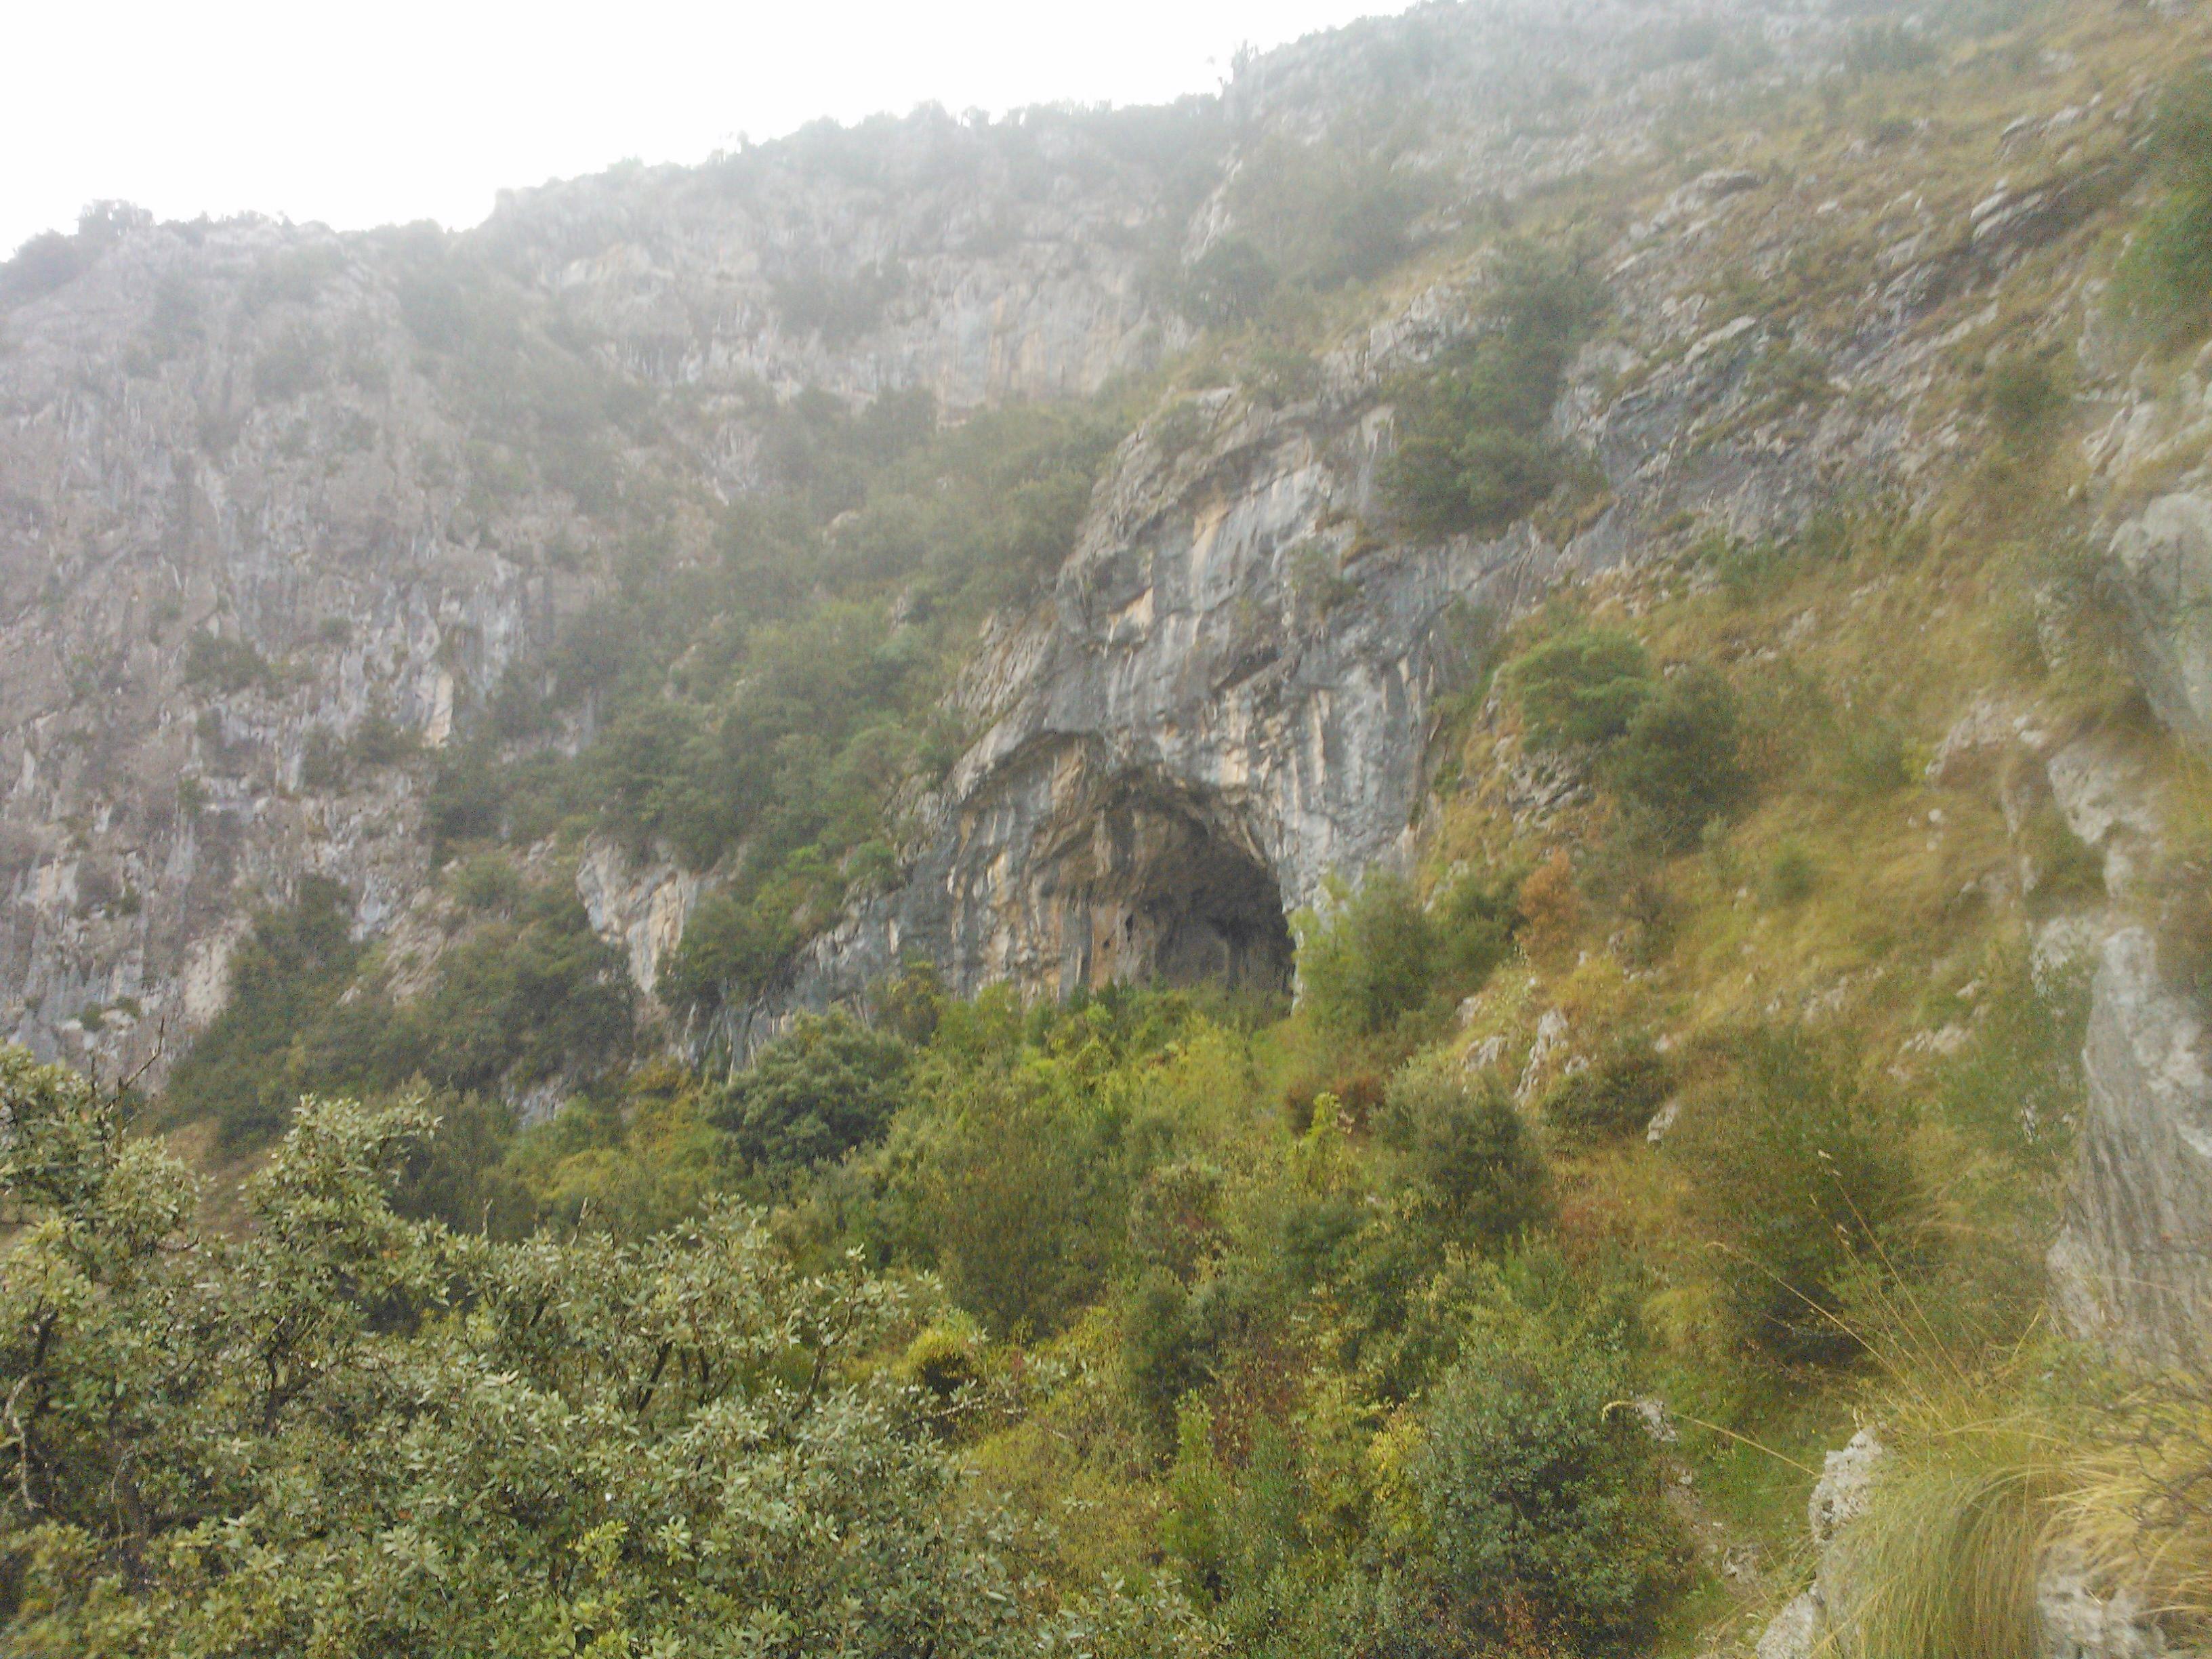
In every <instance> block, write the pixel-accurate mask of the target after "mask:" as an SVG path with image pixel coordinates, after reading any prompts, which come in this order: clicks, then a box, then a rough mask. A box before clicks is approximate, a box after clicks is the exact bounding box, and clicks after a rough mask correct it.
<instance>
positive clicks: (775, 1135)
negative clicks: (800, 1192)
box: [711, 1013, 908, 1178]
mask: <svg viewBox="0 0 2212 1659" xmlns="http://www.w3.org/2000/svg"><path fill="white" fill-rule="evenodd" d="M907 1058H908V1051H907V1046H906V1044H905V1043H903V1042H900V1041H899V1039H898V1038H896V1037H895V1036H889V1035H886V1034H884V1033H881V1032H877V1031H872V1030H868V1029H867V1027H866V1026H864V1025H861V1024H859V1023H857V1022H856V1021H854V1019H852V1018H850V1017H849V1016H848V1015H845V1014H842V1013H831V1014H827V1015H823V1016H820V1017H806V1018H801V1019H799V1021H798V1023H797V1024H794V1025H793V1028H792V1029H791V1030H789V1031H787V1033H785V1034H784V1035H783V1036H780V1037H778V1038H777V1039H776V1040H775V1042H771V1043H769V1045H768V1046H767V1047H766V1048H763V1049H762V1050H761V1051H760V1052H759V1053H758V1054H756V1055H755V1056H754V1057H753V1060H752V1063H751V1064H750V1066H747V1067H746V1068H745V1069H744V1071H743V1072H740V1073H738V1075H737V1076H736V1077H734V1078H732V1079H731V1080H730V1083H729V1085H728V1087H727V1088H726V1089H725V1090H724V1091H723V1093H722V1098H721V1100H720V1103H718V1104H717V1105H716V1107H715V1108H714V1111H713V1113H712V1114H711V1121H713V1122H714V1123H715V1124H716V1125H717V1127H720V1128H721V1129H723V1130H725V1131H726V1132H727V1133H728V1134H729V1136H730V1139H731V1144H732V1146H733V1147H734V1148H735V1150H736V1151H737V1152H738V1155H739V1156H740V1157H742V1158H744V1159H745V1160H746V1162H748V1163H749V1164H752V1165H753V1166H754V1167H755V1168H756V1169H757V1170H761V1171H762V1172H763V1173H765V1174H768V1175H770V1176H776V1177H781V1178H788V1177H789V1176H792V1175H793V1174H795V1173H796V1172H798V1171H799V1170H805V1169H807V1168H810V1167H811V1166H813V1165H816V1164H828V1163H832V1162H834V1161H836V1159H838V1158H842V1157H844V1156H845V1154H846V1153H848V1152H851V1151H853V1150H854V1148H856V1147H860V1146H867V1145H870V1144H871V1143H872V1142H874V1141H876V1140H878V1139H881V1138H882V1136H883V1133H884V1129H885V1128H886V1127H889V1125H890V1120H891V1117H892V1115H893V1114H895V1113H896V1111H897V1110H898V1109H899V1107H900V1105H901V1104H902V1102H903V1100H904V1097H905V1082H906V1068H907Z"/></svg>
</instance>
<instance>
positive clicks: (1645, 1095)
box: [1543, 1031, 1674, 1140]
mask: <svg viewBox="0 0 2212 1659" xmlns="http://www.w3.org/2000/svg"><path fill="white" fill-rule="evenodd" d="M1673 1087H1674V1068H1673V1067H1672V1066H1669V1065H1668V1061H1667V1056H1666V1055H1664V1054H1661V1053H1660V1052H1659V1051H1658V1049H1657V1048H1656V1047H1655V1046H1654V1045H1653V1043H1652V1042H1651V1040H1650V1038H1649V1037H1647V1036H1644V1035H1643V1034H1642V1033H1640V1032H1635V1031H1628V1032H1622V1033H1619V1034H1617V1035H1615V1036H1612V1037H1610V1038H1609V1039H1608V1040H1607V1042H1606V1044H1605V1046H1604V1047H1603V1048H1601V1049H1600V1051H1599V1052H1598V1054H1596V1055H1595V1057H1594V1058H1593V1059H1592V1060H1590V1062H1589V1065H1588V1066H1583V1068H1582V1069H1581V1070H1579V1071H1571V1072H1568V1073H1565V1075H1563V1076H1562V1077H1561V1078H1560V1079H1559V1081H1558V1082H1556V1083H1554V1084H1553V1085H1552V1086H1551V1088H1550V1089H1548V1090H1547V1091H1545V1095H1544V1099H1543V1112H1544V1117H1545V1119H1546V1121H1548V1122H1549V1123H1551V1124H1552V1125H1553V1126H1554V1127H1556V1128H1558V1129H1559V1132H1560V1133H1563V1134H1566V1135H1569V1136H1572V1137H1575V1138H1577V1139H1589V1140H1603V1139H1613V1138H1617V1137H1619V1136H1621V1135H1628V1134H1637V1133H1642V1131H1643V1129H1644V1126H1645V1125H1646V1124H1648V1123H1649V1122H1650V1121H1651V1117H1652V1115H1653V1114H1654V1113H1656V1111H1657V1110H1658V1109H1659V1108H1660V1107H1661V1105H1662V1104H1663V1103H1665V1101H1666V1099H1667V1097H1668V1094H1669V1093H1670V1092H1671V1091H1672V1090H1673Z"/></svg>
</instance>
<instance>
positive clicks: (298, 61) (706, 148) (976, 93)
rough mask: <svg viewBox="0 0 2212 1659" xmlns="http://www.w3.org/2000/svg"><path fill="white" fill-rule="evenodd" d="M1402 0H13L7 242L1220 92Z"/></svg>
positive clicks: (406, 206) (449, 207)
mask: <svg viewBox="0 0 2212 1659" xmlns="http://www.w3.org/2000/svg"><path fill="white" fill-rule="evenodd" d="M1404 3H1406V0H903V3H900V0H813V3H808V0H785V3H780V4H763V3H758V0H731V3H725V4H721V5H710V4H700V3H687V0H627V3H620V4H604V3H603V4H599V5H580V4H575V3H572V0H533V3H519V0H445V3H437V0H387V3H367V0H363V3H350V0H282V3H270V0H198V3H195V0H162V3H149V0H25V3H21V4H20V5H17V6H15V7H13V8H10V10H11V11H12V12H13V14H14V15H12V16H11V18H10V21H9V25H8V31H7V32H8V35H9V42H8V64H7V68H6V70H4V71H0V156H4V157H5V160H4V162H0V254H4V253H5V252H8V251H9V250H12V249H13V248H15V246H17V245H18V244H19V243H21V241H23V240H24V239H26V238H27V237H29V236H32V235H33V234H37V233H38V232H40V231H41V230H46V229H51V228H70V227H71V226H73V225H74V224H75V222H76V213H77V210H78V209H79V208H80V207H82V205H83V204H85V203H87V202H88V201H92V200H94V199H96V198H99V197H125V198H126V199H128V200H131V201H134V202H137V203H138V204H141V205H142V206H144V207H148V208H150V209H152V210H154V212H155V215H156V216H159V217H161V218H165V219H167V218H191V217H194V216H197V215H198V214H200V213H203V212H205V213H210V214H213V215H216V216H221V215H223V214H227V213H234V212H238V211H240V210H246V209H253V210H258V211H261V212H264V213H270V214H288V215H289V216H291V217H292V218H294V219H295V220H301V221H305V220H310V219H319V220H322V221H324V222H327V223H330V224H332V225H335V226H337V227H338V228H342V229H343V228H359V227H362V226H367V225H373V224H382V223H387V222H392V221H404V220H410V219H422V218H430V219H437V220H440V221H441V222H445V223H447V224H448V225H467V224H473V223H475V222H477V221H478V220H480V219H481V218H483V216H484V215H485V214H486V213H488V212H489V211H490V210H491V205H492V198H493V193H494V192H495V191H497V190H499V189H501V187H503V186H507V185H532V184H538V183H540V182H542V181H544V179H550V178H565V177H568V176H570V175H573V174H575V173H588V172H593V171H596V170H597V169H599V168H600V167H605V166H606V165H608V164H609V163H610V162H612V161H620V160H622V159H623V157H625V156H637V157H640V158H641V159H643V160H645V161H698V160H700V159H702V157H704V156H705V155H708V153H709V152H711V151H713V150H714V149H717V148H722V147H729V146H733V145H734V144H735V143H736V141H737V137H738V134H739V133H741V132H743V133H749V134H750V135H751V137H754V138H755V139H756V140H757V139H762V138H767V137H775V136H776V135H778V134H781V133H784V132H787V131H790V130H791V129H792V128H793V127H796V126H798V125H801V124H802V123H804V122H806V121H809V120H811V119H813V118H816V117H817V116H823V115H831V116H835V117H836V118H839V119H841V120H844V121H853V120H857V119H859V118H860V117H862V116H866V115H869V114H872V113H873V112H876V111H878V110H890V111H893V112H898V113H904V112H906V111H908V110H909V109H911V108H912V107H913V106H915V105H916V104H918V103H923V102H927V101H930V100H935V101H936V102H939V103H941V104H943V105H945V106H946V107H947V108H949V109H951V110H953V111H955V112H959V111H962V110H965V109H969V108H974V107H981V108H984V109H987V110H990V111H992V112H994V113H997V112H1002V111H1004V110H1006V109H1008V108H1011V107H1013V106H1018V105H1023V104H1030V103H1041V102H1047V101H1051V100H1060V99H1076V100H1083V101H1085V102H1099V101H1111V102H1114V103H1152V102H1157V101H1159V100H1164V99H1169V98H1173V97H1176V96H1177V95H1178V94H1182V93H1185V92H1200V91H1207V90H1211V89H1212V88H1213V87H1214V86H1216V85H1217V84H1218V81H1219V79H1220V78H1221V77H1222V76H1225V75H1226V74H1227V73H1228V67H1229V59H1230V57H1231V53H1232V52H1235V50H1236V49H1237V46H1238V45H1239V44H1240V43H1243V42H1246V41H1249V42H1252V43H1254V44H1255V45H1258V46H1274V45H1278V44H1279V43H1281V42H1283V41H1285V40H1295V39H1296V38H1297V37H1298V36H1299V35H1301V34H1304V33H1309V32H1310V31H1312V30H1314V29H1317V28H1322V27H1328V26H1330V25H1333V24H1337V23H1341V22H1346V21H1350V20H1351V19H1352V18H1354V17H1357V16H1360V15H1367V14H1370V13H1375V12H1382V11H1390V10H1396V9H1401V8H1402V6H1403V4H1404Z"/></svg>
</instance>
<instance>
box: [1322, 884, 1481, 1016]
mask: <svg viewBox="0 0 2212 1659" xmlns="http://www.w3.org/2000/svg"><path fill="white" fill-rule="evenodd" d="M1509 890H1510V887H1509V886H1507V885H1498V884H1488V883H1485V882H1483V881H1480V880H1479V879H1474V878H1469V879H1467V880H1464V881H1462V882H1460V883H1458V884H1455V885H1454V886H1453V887H1452V888H1451V889H1450V890H1449V891H1447V892H1446V893H1445V894H1444V895H1443V897H1442V899H1441V900H1440V902H1437V904H1435V905H1434V906H1432V907H1431V906H1425V905H1424V904H1423V903H1422V902H1421V901H1420V899H1419V896H1417V895H1416V894H1415V893H1414V891H1413V886H1412V884H1410V883H1409V882H1407V880H1406V879H1405V878H1403V877H1402V876H1399V875H1396V874H1394V873H1392V872H1388V871H1376V872H1371V873H1370V875H1369V876H1368V878H1367V879H1366V880H1365V881H1364V882H1363V883H1362V884H1360V886H1359V888H1358V891H1356V892H1347V891H1345V890H1342V889H1339V890H1338V892H1337V898H1336V902H1335V904H1334V908H1331V910H1330V911H1329V913H1328V916H1327V918H1326V919H1323V918H1322V917H1319V916H1316V915H1302V916H1301V917H1300V918H1299V919H1298V927H1297V931H1298V935H1299V945H1298V985H1299V992H1300V995H1301V997H1302V999H1303V1000H1304V1006H1305V1007H1306V1008H1307V1009H1309V1010H1310V1012H1311V1013H1312V1015H1313V1017H1314V1018H1315V1019H1316V1021H1317V1022H1318V1023H1320V1024H1322V1025H1323V1026H1325V1027H1327V1028H1328V1029H1330V1030H1335V1031H1340V1032H1343V1033H1346V1034H1347V1035H1350V1036H1358V1037H1376V1036H1383V1035H1385V1034H1387V1033H1389V1032H1391V1031H1393V1030H1397V1029H1398V1028H1400V1027H1401V1025H1402V1024H1404V1023H1405V1022H1407V1020H1409V1019H1411V1018H1413V1017H1415V1016H1417V1015H1419V1014H1420V1013H1422V1012H1424V1011H1427V1010H1431V1009H1433V1008H1434V1007H1435V1006H1436V1005H1437V1003H1439V1002H1440V1001H1441V1002H1455V1001H1456V1000H1458V999H1459V998H1461V997H1463V996H1466V995H1468V994H1469V993H1471V992H1473V991H1474V990H1476V989H1478V988H1479V987H1480V986H1481V984H1482V982H1483V981H1484V980H1486V978H1488V977H1489V975H1490V973H1491V970H1492V969H1493V968H1495V967H1496V966H1497V964H1498V963H1499V962H1500V961H1501V960H1503V959H1504V956H1505V954H1506V952H1507V951H1508V950H1509V949H1510V948H1511V944H1512V939H1513V933H1514V930H1515V928H1516V925H1517V918H1516V915H1515V913H1514V910H1513V907H1512V902H1511V900H1510V898H1509V897H1508V896H1507V894H1508V891H1509Z"/></svg>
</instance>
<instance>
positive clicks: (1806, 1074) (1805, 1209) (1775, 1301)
mask: <svg viewBox="0 0 2212 1659" xmlns="http://www.w3.org/2000/svg"><path fill="white" fill-rule="evenodd" d="M1707 1063H1708V1064H1709V1065H1710V1066H1712V1067H1713V1068H1714V1070H1713V1072H1712V1073H1710V1074H1709V1076H1708V1079H1707V1084H1708V1088H1707V1091H1705V1092H1704V1093H1703V1096H1702V1097H1701V1098H1699V1099H1698V1100H1697V1101H1696V1103H1695V1105H1694V1107H1693V1109H1692V1112H1691V1114H1690V1115H1688V1116H1687V1118H1686V1123H1685V1126H1684V1127H1683V1128H1682V1129H1681V1130H1680V1131H1679V1132H1678V1133H1677V1134H1676V1135H1674V1136H1673V1137H1670V1138H1669V1145H1670V1146H1679V1149H1680V1156H1682V1157H1683V1158H1685V1159H1686V1161H1687V1162H1688V1164H1689V1165H1690V1166H1691V1168H1692V1170H1693V1171H1694V1175H1695V1180H1694V1183H1693V1191H1694V1193H1695V1195H1696V1201H1697V1206H1698V1212H1699V1216H1700V1217H1701V1218H1702V1219H1703V1221H1704V1223H1705V1225H1706V1226H1707V1227H1708V1228H1709V1229H1710V1230H1711V1233H1712V1236H1713V1237H1715V1238H1716V1239H1717V1241H1718V1242H1719V1243H1720V1245H1721V1258H1720V1266H1721V1273H1722V1280H1723V1285H1724V1288H1725V1292H1726V1297H1727V1301H1728V1305H1729V1310H1730V1312H1731V1314H1732V1315H1733V1316H1734V1318H1735V1325H1736V1328H1737V1330H1738V1331H1739V1332H1740V1333H1741V1336H1742V1337H1743V1339H1744V1340H1746V1341H1747V1342H1749V1343H1751V1344H1753V1346H1756V1347H1757V1348H1759V1349H1760V1350H1762V1351H1764V1352H1766V1353H1768V1354H1771V1355H1772V1356H1773V1357H1774V1358H1778V1359H1783V1360H1790V1361H1814V1362H1820V1363H1830V1364H1832V1363H1835V1362H1838V1361H1841V1360H1844V1359H1848V1358H1851V1357H1852V1356H1853V1355H1855V1354H1856V1353H1857V1352H1859V1351H1860V1348H1861V1346H1862V1337H1863V1332H1862V1331H1861V1330H1860V1329H1857V1328H1855V1327H1854V1324H1853V1312H1854V1306H1853V1297H1854V1293H1855V1291H1856V1290H1858V1289H1864V1290H1865V1291H1868V1292H1869V1293H1870V1294H1875V1295H1877V1296H1878V1295H1879V1294H1880V1286H1881V1284H1882V1282H1883V1281H1884V1280H1885V1279H1887V1277H1888V1276H1889V1275H1890V1274H1891V1273H1893V1272H1894V1271H1895V1270H1897V1269H1898V1268H1899V1267H1901V1266H1903V1265H1904V1264H1905V1263H1908V1262H1910V1261H1912V1260H1913V1259H1914V1257H1915V1256H1916V1255H1917V1253H1918V1251H1919V1249H1920V1241H1919V1240H1918V1238H1917V1237H1916V1236H1915V1228H1916V1225H1917V1223H1918V1222H1919V1221H1920V1220H1922V1219H1923V1207H1922V1206H1923V1199H1922V1194H1921V1192H1920V1189H1919V1183H1918V1177H1917V1173H1916V1171H1915V1170H1914V1167H1913V1164H1912V1160H1911V1156H1910V1153H1909V1152H1908V1150H1907V1148H1906V1146H1905V1135H1906V1132H1907V1129H1908V1127H1909V1121H1910V1120H1909V1117H1908V1116H1907V1115H1906V1114H1905V1111H1904V1109H1903V1108H1902V1106H1901V1104H1900V1103H1896V1102H1893V1101H1885V1100H1881V1099H1880V1098H1879V1097H1877V1096H1876V1095H1875V1093H1874V1092H1873V1091H1872V1090H1871V1089H1870V1088H1869V1086H1868V1085H1865V1084H1863V1083H1862V1082H1861V1081H1860V1080H1859V1079H1857V1077H1856V1076H1854V1075H1853V1072H1852V1067H1851V1066H1850V1062H1849V1060H1847V1058H1846V1057H1845V1056H1844V1055H1843V1054H1838V1053H1835V1052H1832V1051H1831V1050H1830V1049H1828V1048H1824V1047H1823V1046H1822V1045H1821V1044H1820V1043H1819V1042H1817V1041H1816V1040H1815V1039H1814V1038H1813V1037H1811V1036H1808V1035H1806V1034H1804V1033H1803V1032H1802V1031H1796V1030H1772V1029H1768V1028H1765V1027H1756V1028H1753V1029H1751V1030H1746V1031H1743V1032H1741V1033H1739V1034H1738V1035H1736V1036H1735V1037H1733V1038H1732V1039H1730V1040H1729V1041H1728V1042H1725V1043H1723V1044H1720V1045H1718V1047H1717V1050H1716V1051H1715V1052H1714V1053H1713V1054H1711V1055H1709V1056H1708V1057H1707Z"/></svg>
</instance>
